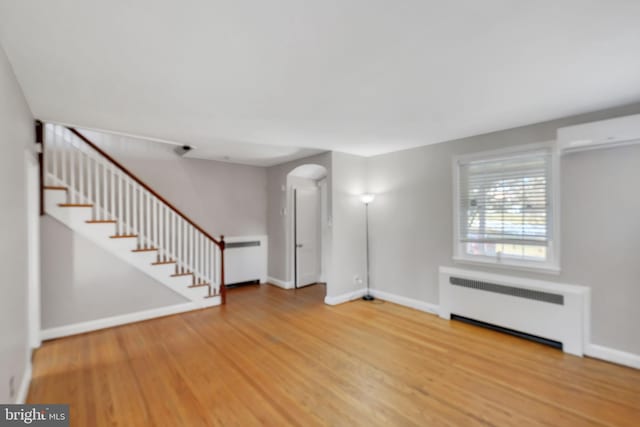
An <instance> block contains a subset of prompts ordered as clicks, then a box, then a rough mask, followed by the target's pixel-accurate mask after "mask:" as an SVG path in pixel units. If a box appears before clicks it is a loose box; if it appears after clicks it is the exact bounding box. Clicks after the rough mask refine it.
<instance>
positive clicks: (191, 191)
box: [83, 131, 267, 236]
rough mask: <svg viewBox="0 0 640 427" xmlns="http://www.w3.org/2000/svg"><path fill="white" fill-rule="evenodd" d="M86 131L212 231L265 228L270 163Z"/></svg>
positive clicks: (258, 232)
mask: <svg viewBox="0 0 640 427" xmlns="http://www.w3.org/2000/svg"><path fill="white" fill-rule="evenodd" d="M83 133H84V134H85V135H86V136H88V137H89V138H90V139H91V140H92V141H93V142H95V143H96V144H98V145H99V146H100V147H101V148H103V149H104V150H105V151H106V152H107V153H109V154H110V155H112V156H113V157H114V158H115V159H116V160H118V161H119V162H121V163H122V164H123V165H124V166H125V167H127V168H128V169H130V170H131V171H132V172H133V173H134V174H136V175H137V176H138V177H139V178H140V179H142V180H143V181H144V182H145V183H147V184H149V185H150V186H151V188H153V189H154V190H156V191H157V192H158V193H159V194H160V195H162V196H163V197H164V198H165V199H167V200H168V201H169V202H171V203H172V204H174V205H175V206H176V207H177V208H178V209H180V210H181V211H183V212H184V213H185V214H186V215H187V216H189V217H190V218H191V219H193V220H194V221H195V222H196V223H197V224H199V225H200V226H202V227H203V228H204V229H205V230H207V231H208V232H209V233H211V234H212V235H214V236H217V235H220V234H224V235H225V236H251V235H264V234H266V233H267V220H266V210H267V191H266V190H267V171H266V168H262V167H256V166H244V165H237V164H233V163H224V162H216V161H212V160H199V159H186V158H182V157H179V156H177V155H176V154H175V153H174V152H173V148H174V146H172V145H168V144H162V143H158V142H150V141H146V140H141V139H134V138H128V137H123V136H117V135H108V134H104V133H98V132H90V131H83Z"/></svg>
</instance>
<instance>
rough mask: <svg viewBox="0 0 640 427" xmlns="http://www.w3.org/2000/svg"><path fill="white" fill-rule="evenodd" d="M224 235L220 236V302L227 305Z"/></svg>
mask: <svg viewBox="0 0 640 427" xmlns="http://www.w3.org/2000/svg"><path fill="white" fill-rule="evenodd" d="M225 246H226V243H225V242H224V235H222V236H220V302H221V303H222V304H226V303H227V287H226V286H225V284H224V248H225Z"/></svg>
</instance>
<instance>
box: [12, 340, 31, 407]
mask: <svg viewBox="0 0 640 427" xmlns="http://www.w3.org/2000/svg"><path fill="white" fill-rule="evenodd" d="M29 353H31V352H29ZM32 375H33V366H32V365H31V354H29V357H27V364H26V366H25V368H24V373H23V374H22V380H21V381H20V388H19V389H18V394H16V401H15V403H16V405H23V404H24V403H26V402H27V395H28V394H29V386H30V385H31V376H32Z"/></svg>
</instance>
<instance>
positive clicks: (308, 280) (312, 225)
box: [294, 187, 320, 287]
mask: <svg viewBox="0 0 640 427" xmlns="http://www.w3.org/2000/svg"><path fill="white" fill-rule="evenodd" d="M294 192H295V193H294V194H295V196H294V197H295V222H296V223H295V246H296V284H297V286H298V287H301V286H306V285H311V284H313V283H317V282H318V280H319V278H320V236H319V228H320V227H319V225H320V192H319V189H318V188H317V187H304V188H297V189H295V190H294Z"/></svg>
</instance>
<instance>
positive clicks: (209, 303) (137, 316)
mask: <svg viewBox="0 0 640 427" xmlns="http://www.w3.org/2000/svg"><path fill="white" fill-rule="evenodd" d="M205 301H206V302H205V303H196V302H187V303H184V304H178V305H170V306H168V307H160V308H154V309H151V310H145V311H139V312H136V313H128V314H123V315H120V316H113V317H106V318H104V319H97V320H90V321H88V322H81V323H74V324H72V325H66V326H59V327H55V328H50V329H43V330H42V331H41V333H40V337H41V339H42V340H43V341H44V340H50V339H54V338H61V337H66V336H69V335H76V334H82V333H85V332H91V331H97V330H99V329H105V328H111V327H114V326H119V325H125V324H127V323H134V322H140V321H142V320H149V319H154V318H156V317H164V316H170V315H172V314H178V313H184V312H187V311H193V310H199V309H201V308H206V307H213V306H216V305H220V297H214V298H208V299H206V300H205Z"/></svg>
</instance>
